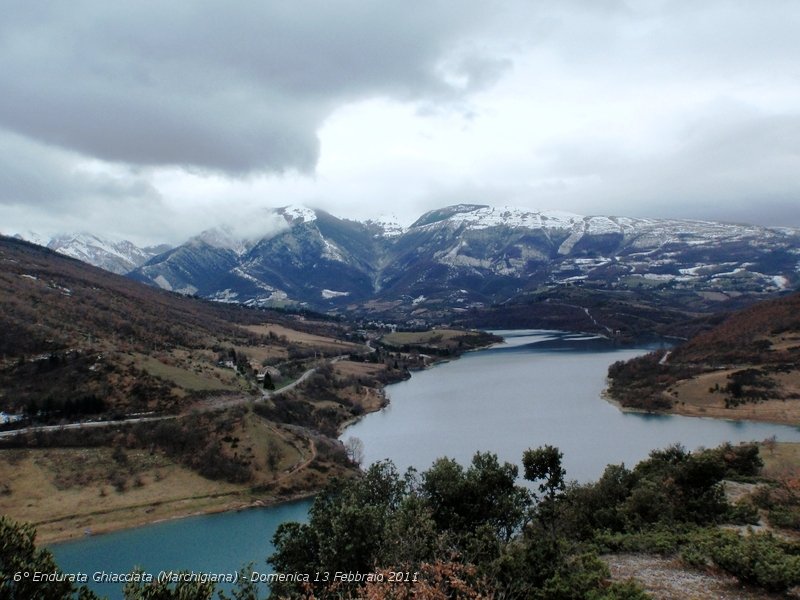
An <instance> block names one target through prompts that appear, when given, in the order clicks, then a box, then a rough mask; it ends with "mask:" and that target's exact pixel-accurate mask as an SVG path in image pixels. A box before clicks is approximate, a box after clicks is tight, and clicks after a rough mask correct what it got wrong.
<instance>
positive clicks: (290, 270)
mask: <svg viewBox="0 0 800 600" xmlns="http://www.w3.org/2000/svg"><path fill="white" fill-rule="evenodd" d="M269 217H270V219H272V220H271V221H270V223H274V219H275V217H282V221H281V223H282V224H283V223H285V226H282V227H279V228H277V229H276V228H275V227H274V226H272V227H270V228H268V229H269V234H267V235H264V236H261V237H259V236H255V237H250V238H243V237H242V236H237V235H236V234H235V232H234V231H232V230H231V229H225V228H216V229H211V230H207V231H204V232H202V233H201V234H199V235H197V236H195V237H193V238H191V239H190V240H188V241H187V242H185V243H183V244H181V245H179V246H177V247H174V248H169V249H166V251H164V250H165V249H164V248H137V247H136V246H134V245H133V244H130V243H129V242H120V243H110V242H106V241H103V240H101V239H100V238H99V237H96V236H88V235H84V236H67V237H64V238H57V239H54V240H49V241H48V243H47V245H48V246H49V247H51V248H53V249H55V250H57V251H59V252H62V253H64V254H68V255H70V256H74V257H76V258H80V259H81V260H85V261H87V262H90V263H92V264H94V265H96V266H101V267H103V268H106V269H109V270H113V271H115V272H126V273H127V274H128V276H129V277H131V278H133V279H136V280H139V281H143V282H146V283H149V284H151V285H154V286H158V287H161V288H163V289H167V290H172V291H177V292H181V293H185V294H193V295H195V294H196V295H199V296H202V297H205V298H209V299H213V300H217V301H222V302H237V303H243V304H248V305H267V306H268V305H283V304H304V305H307V306H310V307H313V308H315V309H318V310H327V311H337V310H339V311H341V310H350V311H352V310H358V311H366V312H373V313H386V314H405V315H412V316H413V315H418V316H422V317H424V316H425V315H426V314H436V313H441V312H442V311H444V312H447V313H449V314H458V313H463V312H467V311H470V310H479V309H481V308H484V307H487V306H491V305H495V306H497V305H502V304H503V303H506V302H509V301H512V300H513V299H519V298H520V297H524V296H525V295H526V294H534V293H537V292H538V291H541V290H542V289H545V288H546V289H553V288H559V287H562V288H563V287H570V288H574V287H579V288H586V289H592V290H616V291H625V290H641V291H646V292H653V291H659V290H665V291H686V292H690V293H692V294H694V295H697V296H699V297H700V298H702V299H705V300H706V301H708V302H714V301H716V300H721V299H723V298H730V297H735V296H736V295H740V294H756V295H759V294H765V293H776V292H780V291H782V290H788V289H794V288H796V287H797V285H798V283H799V282H800V231H798V230H793V229H780V228H765V227H758V226H753V225H735V224H724V223H714V222H707V221H688V220H666V219H636V218H628V217H604V216H581V215H577V214H572V213H566V212H559V211H527V210H522V209H518V208H495V207H489V206H482V205H474V204H459V205H456V206H449V207H446V208H443V209H439V210H434V211H431V212H428V213H426V214H424V215H422V216H421V217H420V218H419V219H417V221H416V222H414V223H413V224H412V225H411V226H409V227H407V228H405V227H401V226H399V225H398V224H396V223H393V222H391V221H387V220H379V221H366V222H358V221H351V220H346V219H340V218H337V217H335V216H333V215H331V214H329V213H327V212H324V211H321V210H312V209H309V208H305V207H297V206H290V207H284V208H281V209H277V210H276V211H275V214H272V215H269ZM279 221H280V219H279ZM266 222H267V220H266V219H265V223H266ZM28 239H31V238H30V237H29V238H28ZM32 241H36V240H35V239H34V240H32Z"/></svg>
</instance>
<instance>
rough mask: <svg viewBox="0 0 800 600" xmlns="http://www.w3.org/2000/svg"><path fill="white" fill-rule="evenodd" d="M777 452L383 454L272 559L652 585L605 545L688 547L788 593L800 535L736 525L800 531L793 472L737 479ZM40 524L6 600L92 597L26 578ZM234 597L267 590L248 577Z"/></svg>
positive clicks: (420, 587)
mask: <svg viewBox="0 0 800 600" xmlns="http://www.w3.org/2000/svg"><path fill="white" fill-rule="evenodd" d="M774 450H775V449H774V448H773V449H768V450H767V453H774ZM770 461H772V462H773V463H774V462H775V461H774V457H771V458H768V463H769V462H770ZM762 464H763V462H762V459H761V457H760V454H759V448H758V447H757V446H756V445H741V446H731V445H724V446H721V447H719V448H716V449H713V450H704V451H697V452H694V453H691V452H687V451H685V450H684V449H683V448H681V447H678V446H674V447H670V448H667V449H664V450H658V451H654V452H652V453H651V455H650V458H649V459H647V460H645V461H643V462H641V463H640V464H639V465H637V466H636V467H635V468H633V469H627V468H626V467H624V466H622V465H610V466H609V467H608V468H607V469H606V471H605V472H604V474H603V475H602V477H601V478H600V479H599V480H598V481H596V482H594V483H591V484H585V485H579V484H575V483H569V482H567V480H566V473H565V472H564V469H563V468H562V466H561V453H560V452H559V451H558V450H557V449H556V448H553V447H549V446H545V447H542V448H537V449H531V450H528V451H526V452H525V453H524V455H523V457H522V465H523V472H522V474H523V476H524V478H525V480H526V481H527V482H528V486H527V487H526V486H520V485H519V483H518V481H519V480H518V477H517V476H518V474H519V473H518V467H517V466H515V465H512V464H509V463H501V462H499V461H498V459H497V457H496V456H495V455H493V454H491V453H478V454H476V455H475V456H474V458H473V460H472V463H471V464H470V465H469V466H468V467H466V468H464V467H462V466H461V465H459V464H458V463H456V462H455V461H453V460H450V459H446V458H443V459H440V460H438V461H436V462H435V463H434V464H433V466H432V467H431V468H430V469H428V470H427V471H425V472H422V473H418V472H416V471H413V470H409V471H408V472H407V473H405V474H400V473H398V472H397V470H396V469H395V468H394V466H393V465H392V464H391V463H390V462H382V463H376V464H374V465H372V466H370V467H369V468H368V469H367V470H366V471H364V472H363V473H362V475H361V476H359V477H356V478H349V479H336V480H334V481H333V482H332V483H331V484H330V485H329V486H328V487H327V488H326V489H325V490H324V491H323V492H322V493H321V494H320V495H319V496H317V498H316V500H315V502H314V504H313V507H312V509H311V511H310V518H309V521H308V523H306V524H300V523H286V524H283V525H282V526H281V527H280V528H279V529H278V531H277V533H276V535H275V538H274V542H275V545H276V548H277V550H276V552H275V554H274V555H273V556H272V557H270V558H269V563H270V564H271V565H272V568H273V571H274V572H275V573H276V574H284V575H286V577H283V578H278V579H277V580H276V581H274V582H272V584H271V585H272V592H271V597H272V598H298V597H302V598H307V599H311V598H371V599H375V600H378V599H382V598H423V599H445V598H463V599H468V598H519V599H534V600H549V599H559V600H562V599H563V600H568V599H576V600H577V599H584V598H587V599H593V600H601V599H606V600H612V599H626V600H632V599H642V598H647V597H649V596H648V595H647V594H646V592H645V591H644V589H643V588H642V587H641V586H640V584H638V583H637V582H635V581H633V580H624V581H612V580H611V579H610V577H609V569H608V566H607V565H606V562H604V560H603V558H604V557H606V556H608V555H609V554H614V553H630V552H637V553H648V554H658V555H668V556H675V557H679V558H680V560H681V561H683V563H684V565H685V567H686V568H687V569H707V568H711V567H713V568H714V569H716V570H721V571H724V572H727V573H730V574H731V575H733V576H734V577H736V578H737V579H738V580H739V581H740V582H741V583H742V584H744V585H748V586H754V588H761V589H763V590H766V591H768V592H773V593H783V592H785V591H787V590H789V589H790V588H792V587H793V586H797V585H798V584H800V544H798V543H797V542H792V541H788V538H786V537H785V536H783V535H776V534H774V533H771V532H767V533H763V532H762V533H754V532H753V531H752V530H749V529H746V528H745V529H742V530H741V531H739V530H737V529H735V528H734V529H731V527H730V526H732V525H746V524H748V523H749V524H752V523H755V521H756V520H757V519H758V518H759V517H760V516H762V514H763V511H764V510H766V511H767V514H768V515H769V517H768V518H769V520H770V521H773V519H775V522H776V523H779V524H780V526H781V527H784V528H785V527H789V528H793V529H795V530H797V529H798V526H799V522H798V520H797V519H796V518H794V519H793V518H790V517H787V515H796V514H797V510H798V505H800V502H798V498H800V495H798V493H797V488H796V487H795V486H794V485H793V484H792V483H791V481H788V480H784V481H772V482H771V483H761V484H759V485H758V486H757V487H756V488H754V489H755V490H756V493H753V494H751V495H749V496H747V497H745V498H744V499H743V500H740V501H738V502H737V503H736V504H731V503H730V502H729V501H728V499H727V498H726V496H725V493H724V487H723V481H725V480H731V479H738V480H741V481H745V482H750V483H752V482H758V481H763V480H760V479H759V473H760V472H761V469H762ZM723 525H725V526H726V527H721V526H723ZM33 535H34V534H33V531H32V529H31V528H30V527H29V526H20V525H16V524H14V523H12V522H10V521H8V520H7V519H5V518H3V519H2V521H0V538H1V539H2V540H3V544H2V553H1V554H0V597H4V598H23V597H24V598H28V597H37V598H52V599H59V600H60V599H66V598H76V597H80V598H84V599H87V600H88V599H90V598H92V597H93V595H92V594H91V593H90V592H88V591H86V590H83V591H80V592H78V591H76V589H75V587H74V586H73V585H72V584H71V583H69V582H63V581H62V582H47V583H39V584H38V586H37V587H31V586H30V585H29V582H28V581H26V580H19V581H15V580H14V575H15V574H16V573H18V572H20V571H24V570H29V571H33V570H39V571H42V572H55V569H56V567H55V566H54V565H53V564H52V558H51V557H50V556H49V555H48V553H47V552H45V551H42V550H37V549H36V548H35V546H34V544H33ZM18 579H19V578H18ZM26 586H27V587H26ZM213 588H214V585H213V584H212V583H209V582H198V581H188V582H178V583H162V584H158V583H153V584H146V583H129V584H128V585H127V587H126V589H125V595H126V596H125V597H126V598H127V599H129V600H138V599H143V598H148V599H172V598H175V599H178V598H181V599H189V598H191V599H194V598H198V599H203V598H211V597H212V596H213V595H214V589H213ZM31 594H33V595H31ZM232 594H233V597H234V598H235V599H236V600H256V599H257V598H258V592H257V590H256V588H255V587H254V586H252V585H251V584H250V583H249V582H247V581H243V582H240V583H239V584H238V587H237V588H236V589H235V590H234V591H233V592H232ZM219 597H220V598H226V597H227V596H226V595H225V594H220V596H219Z"/></svg>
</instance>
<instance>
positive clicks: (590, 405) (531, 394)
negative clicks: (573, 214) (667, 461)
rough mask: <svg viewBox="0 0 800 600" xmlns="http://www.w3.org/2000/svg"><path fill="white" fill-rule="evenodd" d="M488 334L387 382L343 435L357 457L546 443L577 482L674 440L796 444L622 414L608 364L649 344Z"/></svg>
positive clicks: (408, 462) (747, 429)
mask: <svg viewBox="0 0 800 600" xmlns="http://www.w3.org/2000/svg"><path fill="white" fill-rule="evenodd" d="M494 333H497V334H498V335H501V336H503V337H504V338H505V341H506V342H505V343H504V344H498V345H496V346H494V347H492V348H489V349H487V350H481V351H478V352H471V353H467V354H465V355H464V356H462V357H461V358H460V359H458V360H455V361H451V362H448V363H445V364H443V365H439V366H437V367H435V368H433V369H429V370H427V371H423V372H419V373H414V375H413V376H412V377H411V379H409V380H407V381H403V382H401V383H397V384H394V385H391V386H389V387H388V388H387V393H388V396H389V399H390V403H389V405H388V406H387V407H386V408H384V409H383V410H382V411H380V412H378V413H373V414H370V415H367V416H366V417H364V419H363V420H361V421H360V422H359V423H356V424H355V425H353V426H352V427H350V428H348V429H347V431H346V432H345V433H344V435H343V436H342V439H347V438H348V437H350V436H355V437H358V438H359V439H361V441H362V442H363V443H364V454H365V456H364V458H365V460H364V463H365V464H369V463H371V462H374V461H376V460H382V459H385V458H389V459H391V460H392V461H394V463H395V464H396V465H397V467H398V468H399V469H400V470H401V471H402V470H405V469H406V468H407V467H410V466H411V467H415V468H417V469H426V468H428V467H429V466H430V465H431V463H432V462H433V461H434V460H436V458H438V457H440V456H448V457H450V458H455V459H456V460H458V461H459V462H460V463H462V464H464V465H466V464H468V463H469V461H470V460H471V458H472V455H473V454H474V453H475V452H476V451H478V450H480V451H491V452H494V453H496V454H497V455H498V456H499V458H500V459H501V460H505V461H509V462H512V463H514V464H517V465H521V463H522V453H523V452H524V451H525V450H526V449H527V448H535V447H537V446H541V445H544V444H550V445H553V446H557V447H558V448H559V449H560V450H561V451H562V452H563V453H564V461H563V464H564V468H565V469H566V471H567V479H575V480H578V481H580V482H587V481H591V480H593V479H596V478H597V477H599V476H600V475H601V474H602V473H603V469H604V468H605V466H606V465H607V464H610V463H625V465H626V466H628V467H632V466H633V465H635V464H636V463H637V462H638V461H640V460H642V459H644V458H646V457H647V455H648V453H649V452H650V451H651V450H653V449H655V448H664V447H666V446H669V445H671V444H675V443H680V444H683V445H684V446H685V447H686V448H687V449H689V450H693V449H695V448H698V447H700V446H704V447H707V448H711V447H714V446H717V445H719V444H721V443H723V442H726V441H729V442H733V443H736V442H743V441H752V440H756V441H761V440H763V439H765V438H768V437H770V436H772V435H775V436H776V437H777V439H778V440H783V441H800V429H798V428H796V427H789V426H782V425H772V424H768V423H756V422H752V421H744V422H743V421H726V420H721V419H703V418H696V417H681V416H673V415H651V414H644V413H626V412H622V411H621V410H620V409H619V408H618V407H617V406H615V405H614V404H612V403H610V402H607V401H606V400H604V399H603V397H602V394H603V390H604V389H605V387H606V374H607V372H608V367H609V365H611V364H612V363H613V362H615V361H618V360H627V359H629V358H633V357H634V356H639V355H641V354H644V353H645V352H646V351H648V350H649V349H652V348H646V347H638V348H619V347H618V346H615V345H614V343H613V342H611V341H610V340H607V339H605V338H601V337H596V336H587V335H581V334H571V333H564V332H555V331H537V330H533V331H531V330H524V331H497V332H494Z"/></svg>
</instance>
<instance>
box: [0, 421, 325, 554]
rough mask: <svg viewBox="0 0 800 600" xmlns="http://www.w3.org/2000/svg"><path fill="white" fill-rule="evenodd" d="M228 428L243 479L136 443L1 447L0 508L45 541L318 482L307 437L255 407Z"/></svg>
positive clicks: (224, 506)
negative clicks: (205, 471)
mask: <svg viewBox="0 0 800 600" xmlns="http://www.w3.org/2000/svg"><path fill="white" fill-rule="evenodd" d="M231 435H232V436H233V437H234V438H236V439H237V441H236V447H235V449H234V448H226V449H225V450H226V452H232V451H236V452H239V453H240V454H242V455H243V454H248V455H250V456H251V457H252V459H251V460H252V463H251V464H252V467H253V479H252V480H251V481H250V482H248V483H247V484H231V483H227V482H224V481H211V480H209V479H206V478H204V477H202V476H200V475H199V474H197V473H195V472H193V471H191V470H190V469H188V468H186V467H183V466H181V465H179V464H176V463H175V462H174V461H172V460H170V459H169V458H167V457H165V456H163V455H162V454H160V453H154V454H151V453H150V452H148V451H146V450H142V449H126V450H123V454H124V459H122V460H121V459H120V457H119V451H116V452H117V458H115V454H114V453H115V451H114V450H112V449H111V448H109V447H100V448H52V449H13V450H12V449H9V450H2V451H0V481H2V482H4V484H5V486H4V487H3V493H2V494H0V513H2V514H5V515H8V516H9V517H11V518H13V519H15V520H18V521H27V522H31V523H33V524H34V525H35V526H36V528H37V532H38V540H39V541H40V542H51V541H56V540H66V539H73V538H77V537H81V536H83V535H85V533H86V532H87V531H91V532H92V533H101V532H107V531H113V530H117V529H124V528H127V527H135V526H138V525H143V524H146V523H152V522H155V521H159V520H163V519H169V518H176V517H182V516H188V515H191V514H198V513H208V512H218V511H224V510H232V509H236V508H241V507H245V506H249V505H251V504H253V502H255V501H261V502H274V501H277V500H278V499H281V498H283V497H284V496H285V494H286V493H287V490H297V489H313V488H314V487H317V486H319V484H320V480H319V474H317V473H314V472H309V470H308V469H307V468H306V467H307V466H308V465H309V464H310V463H311V461H312V460H313V459H314V458H315V456H316V449H315V446H314V443H313V441H311V440H310V439H307V438H305V437H303V436H302V435H300V434H298V433H295V432H294V431H291V430H289V429H287V428H284V427H280V426H278V425H275V424H273V423H269V422H267V421H265V420H264V419H262V418H260V417H258V416H256V415H253V414H248V415H246V416H245V418H244V419H243V420H242V422H241V423H240V424H239V426H238V427H237V428H236V429H235V430H234V431H233V432H231ZM270 446H273V447H274V448H277V450H278V454H279V459H278V461H277V465H276V468H275V469H274V470H271V469H270V468H269V465H268V461H267V458H266V457H267V453H268V451H269V448H270ZM6 486H7V487H6ZM253 486H258V487H260V490H259V491H258V493H255V492H254V490H253ZM265 489H269V490H270V491H268V492H265V491H264V490H265ZM294 493H296V492H294Z"/></svg>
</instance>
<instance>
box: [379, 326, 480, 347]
mask: <svg viewBox="0 0 800 600" xmlns="http://www.w3.org/2000/svg"><path fill="white" fill-rule="evenodd" d="M465 333H466V332H465V331H463V330H460V329H432V330H430V331H395V332H393V333H390V334H387V335H385V336H383V338H381V341H382V342H384V343H385V344H389V345H392V346H404V345H406V344H408V345H413V344H421V345H432V346H436V345H438V346H446V345H448V342H451V341H452V340H453V339H455V338H457V337H461V336H463V335H464V334H465Z"/></svg>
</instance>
